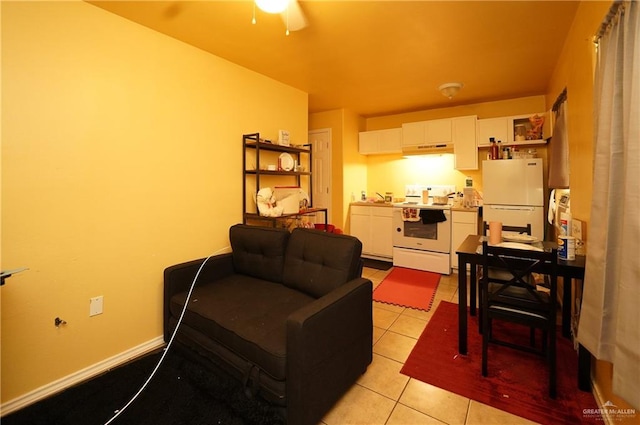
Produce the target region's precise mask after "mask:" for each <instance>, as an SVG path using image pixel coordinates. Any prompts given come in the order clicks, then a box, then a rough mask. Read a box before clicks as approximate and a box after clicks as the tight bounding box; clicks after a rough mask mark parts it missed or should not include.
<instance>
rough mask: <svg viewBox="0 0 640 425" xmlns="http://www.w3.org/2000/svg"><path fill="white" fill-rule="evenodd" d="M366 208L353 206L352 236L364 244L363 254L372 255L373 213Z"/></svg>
mask: <svg viewBox="0 0 640 425" xmlns="http://www.w3.org/2000/svg"><path fill="white" fill-rule="evenodd" d="M370 208H372V207H365V206H351V215H350V217H351V236H355V237H356V238H358V239H360V242H362V252H363V253H371V249H372V248H371V213H370Z"/></svg>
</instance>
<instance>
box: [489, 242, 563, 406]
mask: <svg viewBox="0 0 640 425" xmlns="http://www.w3.org/2000/svg"><path fill="white" fill-rule="evenodd" d="M557 256H558V251H557V249H553V250H551V251H535V250H525V249H514V248H504V247H500V246H493V245H489V244H488V243H487V242H486V241H484V242H483V243H482V265H483V267H484V268H485V270H486V269H487V268H488V267H492V268H496V269H501V270H502V271H504V272H507V273H509V274H510V275H511V279H510V280H509V281H506V282H505V281H504V280H495V279H493V278H492V277H491V274H490V273H485V274H483V276H482V278H481V281H480V300H481V311H482V376H487V369H488V367H487V364H488V347H489V343H495V344H500V345H504V346H507V347H511V348H516V349H520V350H525V351H529V352H534V353H538V354H542V355H544V356H545V357H546V359H547V363H548V365H549V396H550V397H551V398H555V397H556V317H557V295H558V264H557V263H558V261H557V258H558V257H557ZM542 270H544V273H545V274H546V275H548V277H549V279H548V282H549V292H546V291H540V290H538V289H537V288H536V286H532V285H530V284H529V283H528V282H527V276H528V275H530V274H531V273H533V272H541V271H542ZM495 319H497V320H502V321H506V322H512V323H517V324H520V325H523V326H526V327H529V328H532V329H541V330H542V334H543V340H542V344H540V345H541V346H540V347H537V346H535V345H532V344H529V345H522V344H517V343H514V342H512V341H506V340H501V339H499V338H496V337H495V335H494V334H493V331H492V322H493V320H495ZM532 342H533V341H532Z"/></svg>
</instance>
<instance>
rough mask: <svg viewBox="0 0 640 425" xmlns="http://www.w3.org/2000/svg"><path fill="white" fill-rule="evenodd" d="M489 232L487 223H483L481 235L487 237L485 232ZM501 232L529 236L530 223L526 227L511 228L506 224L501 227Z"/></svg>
mask: <svg viewBox="0 0 640 425" xmlns="http://www.w3.org/2000/svg"><path fill="white" fill-rule="evenodd" d="M488 230H489V223H488V222H486V221H484V222H483V226H482V235H483V236H487V231H488ZM502 231H503V232H513V233H520V234H522V233H525V234H527V235H529V236H531V223H528V224H527V225H526V226H511V225H508V224H503V225H502Z"/></svg>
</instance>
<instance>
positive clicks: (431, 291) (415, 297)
mask: <svg viewBox="0 0 640 425" xmlns="http://www.w3.org/2000/svg"><path fill="white" fill-rule="evenodd" d="M439 282H440V275H439V274H438V273H432V272H425V271H422V270H414V269H407V268H404V267H394V268H393V270H391V273H389V274H388V275H387V277H385V278H384V280H383V281H382V283H380V285H378V287H377V288H376V289H375V290H374V291H373V300H374V301H379V302H381V303H387V304H394V305H399V306H401V307H410V308H415V309H418V310H425V311H429V309H431V304H433V297H434V296H435V295H436V289H438V283H439Z"/></svg>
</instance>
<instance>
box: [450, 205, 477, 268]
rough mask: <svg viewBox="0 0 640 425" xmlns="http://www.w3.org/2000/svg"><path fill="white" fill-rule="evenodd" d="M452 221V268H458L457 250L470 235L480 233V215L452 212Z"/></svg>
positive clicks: (469, 212) (472, 212)
mask: <svg viewBox="0 0 640 425" xmlns="http://www.w3.org/2000/svg"><path fill="white" fill-rule="evenodd" d="M451 221H452V222H453V224H452V226H451V267H452V268H454V269H457V268H458V254H456V249H458V247H459V246H460V244H461V243H462V242H463V241H464V240H465V239H466V238H467V236H469V235H475V234H477V233H478V213H477V212H476V211H475V210H474V211H455V210H454V211H452V212H451Z"/></svg>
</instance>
